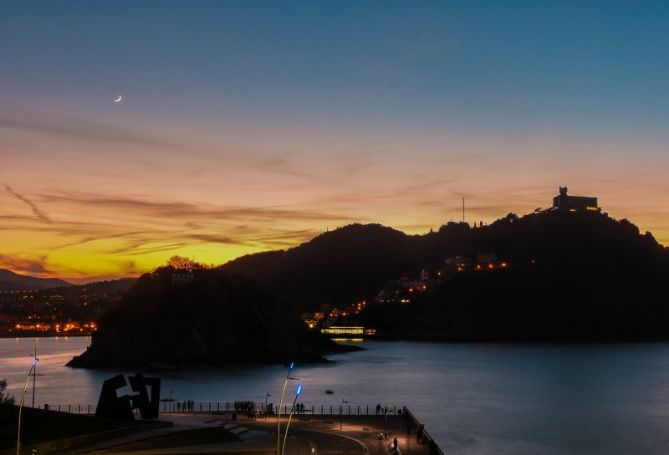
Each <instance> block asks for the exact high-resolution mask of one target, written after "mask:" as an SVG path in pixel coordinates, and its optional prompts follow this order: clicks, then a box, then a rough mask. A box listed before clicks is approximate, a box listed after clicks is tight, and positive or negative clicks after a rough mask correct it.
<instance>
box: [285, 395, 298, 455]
mask: <svg viewBox="0 0 669 455" xmlns="http://www.w3.org/2000/svg"><path fill="white" fill-rule="evenodd" d="M301 394H302V384H300V385H298V386H297V388H296V389H295V399H294V400H293V406H291V408H290V415H289V416H288V423H287V424H286V434H284V436H283V446H281V455H284V454H285V453H286V440H287V439H288V429H289V428H290V421H291V419H292V418H293V414H294V413H295V404H296V403H297V398H298V397H299V396H300V395H301Z"/></svg>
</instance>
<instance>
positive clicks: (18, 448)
mask: <svg viewBox="0 0 669 455" xmlns="http://www.w3.org/2000/svg"><path fill="white" fill-rule="evenodd" d="M38 361H39V359H38V358H37V356H34V357H33V363H32V365H31V366H30V371H28V376H26V383H25V385H24V386H23V392H22V393H21V403H20V404H19V421H18V425H17V431H16V455H20V453H21V412H22V411H23V402H24V401H25V398H26V390H28V383H29V382H30V375H32V374H33V371H34V370H35V368H37V362H38Z"/></svg>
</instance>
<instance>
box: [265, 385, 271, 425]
mask: <svg viewBox="0 0 669 455" xmlns="http://www.w3.org/2000/svg"><path fill="white" fill-rule="evenodd" d="M271 396H272V394H271V393H269V392H267V394H266V395H265V422H267V398H268V397H271Z"/></svg>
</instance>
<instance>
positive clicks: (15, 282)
mask: <svg viewBox="0 0 669 455" xmlns="http://www.w3.org/2000/svg"><path fill="white" fill-rule="evenodd" d="M65 286H72V284H71V283H68V282H67V281H63V280H60V279H58V278H38V277H34V276H27V275H19V274H18V273H14V272H12V271H11V270H6V269H0V291H29V290H38V289H49V288H58V287H65Z"/></svg>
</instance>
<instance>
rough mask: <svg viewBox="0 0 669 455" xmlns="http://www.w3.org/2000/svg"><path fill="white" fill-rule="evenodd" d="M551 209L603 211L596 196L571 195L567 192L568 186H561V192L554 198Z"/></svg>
mask: <svg viewBox="0 0 669 455" xmlns="http://www.w3.org/2000/svg"><path fill="white" fill-rule="evenodd" d="M551 210H556V211H558V212H571V213H574V212H593V213H599V212H601V210H602V209H601V208H600V207H599V206H598V205H597V198H596V197H588V196H569V195H568V194H567V187H566V186H564V187H562V186H561V187H560V194H558V195H557V196H555V197H554V198H553V207H552V209H551Z"/></svg>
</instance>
